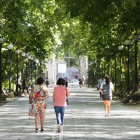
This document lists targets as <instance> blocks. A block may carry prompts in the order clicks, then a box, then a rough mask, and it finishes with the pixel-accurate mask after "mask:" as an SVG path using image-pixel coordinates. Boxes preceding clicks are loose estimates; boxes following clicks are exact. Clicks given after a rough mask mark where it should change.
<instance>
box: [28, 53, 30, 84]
mask: <svg viewBox="0 0 140 140" xmlns="http://www.w3.org/2000/svg"><path fill="white" fill-rule="evenodd" d="M28 60H29V68H28V72H29V85H30V60H31V56H30V55H29V56H28Z"/></svg>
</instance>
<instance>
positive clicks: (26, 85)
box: [22, 78, 29, 93]
mask: <svg viewBox="0 0 140 140" xmlns="http://www.w3.org/2000/svg"><path fill="white" fill-rule="evenodd" d="M24 90H27V93H29V89H28V82H27V79H26V78H25V79H24V80H23V82H22V93H24Z"/></svg>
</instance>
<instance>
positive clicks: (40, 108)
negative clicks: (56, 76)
mask: <svg viewBox="0 0 140 140" xmlns="http://www.w3.org/2000/svg"><path fill="white" fill-rule="evenodd" d="M30 97H31V99H32V102H31V108H30V109H29V116H35V132H36V133H38V132H39V129H38V123H39V118H40V122H41V132H43V131H44V116H45V110H46V107H47V99H48V98H49V93H48V89H47V87H46V85H45V81H44V79H43V78H42V77H39V78H38V79H37V85H35V86H34V88H33V89H32V92H31V93H30Z"/></svg>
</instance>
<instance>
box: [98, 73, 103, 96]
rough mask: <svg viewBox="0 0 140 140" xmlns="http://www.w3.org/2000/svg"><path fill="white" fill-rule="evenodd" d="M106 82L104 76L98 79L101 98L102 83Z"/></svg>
mask: <svg viewBox="0 0 140 140" xmlns="http://www.w3.org/2000/svg"><path fill="white" fill-rule="evenodd" d="M104 82H105V80H104V76H101V78H100V79H99V81H98V89H99V94H100V98H102V96H101V91H100V87H101V85H102V84H103V83H104Z"/></svg>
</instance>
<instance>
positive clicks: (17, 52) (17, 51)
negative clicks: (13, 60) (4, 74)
mask: <svg viewBox="0 0 140 140" xmlns="http://www.w3.org/2000/svg"><path fill="white" fill-rule="evenodd" d="M15 52H16V54H17V84H16V92H18V54H19V52H20V51H19V50H18V49H17V50H16V51H15Z"/></svg>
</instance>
